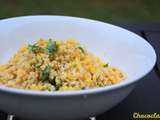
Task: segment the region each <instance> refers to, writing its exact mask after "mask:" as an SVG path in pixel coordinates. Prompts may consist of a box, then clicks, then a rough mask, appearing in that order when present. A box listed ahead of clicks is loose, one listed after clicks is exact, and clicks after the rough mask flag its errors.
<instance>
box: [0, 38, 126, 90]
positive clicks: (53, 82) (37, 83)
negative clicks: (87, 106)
mask: <svg viewBox="0 0 160 120" xmlns="http://www.w3.org/2000/svg"><path fill="white" fill-rule="evenodd" d="M125 77H126V76H125V74H124V73H123V72H122V71H121V70H119V69H118V68H115V67H111V66H110V65H108V63H105V62H103V61H102V60H101V59H100V58H98V57H97V56H95V55H93V54H92V53H90V52H88V51H87V50H86V49H85V48H83V47H82V46H81V45H80V43H79V42H78V41H76V40H66V41H58V40H56V41H53V40H51V39H49V40H43V39H40V40H38V41H37V43H35V44H32V45H30V44H29V45H24V46H23V47H22V48H20V49H19V50H18V52H17V53H16V54H15V55H14V56H13V57H12V58H11V59H10V60H9V61H8V63H6V64H3V65H0V85H3V86H7V87H13V88H20V89H29V90H40V91H65V90H83V89H88V88H96V87H103V86H108V85H112V84H116V83H119V82H121V81H122V80H124V79H125Z"/></svg>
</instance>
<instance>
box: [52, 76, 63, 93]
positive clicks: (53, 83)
mask: <svg viewBox="0 0 160 120" xmlns="http://www.w3.org/2000/svg"><path fill="white" fill-rule="evenodd" d="M49 83H51V84H52V85H54V87H55V89H56V90H59V87H60V86H62V81H61V80H60V79H57V78H56V77H54V78H53V79H52V80H50V81H49Z"/></svg>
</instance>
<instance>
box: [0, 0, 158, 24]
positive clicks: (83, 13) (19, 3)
mask: <svg viewBox="0 0 160 120" xmlns="http://www.w3.org/2000/svg"><path fill="white" fill-rule="evenodd" d="M159 12H160V0H0V18H7V17H13V16H24V15H37V14H38V15H40V14H47V15H67V16H79V17H86V18H92V19H97V20H102V21H108V22H159V21H160V13H159Z"/></svg>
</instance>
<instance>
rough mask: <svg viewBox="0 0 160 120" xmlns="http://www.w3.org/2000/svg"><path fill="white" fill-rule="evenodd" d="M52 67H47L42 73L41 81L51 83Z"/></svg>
mask: <svg viewBox="0 0 160 120" xmlns="http://www.w3.org/2000/svg"><path fill="white" fill-rule="evenodd" d="M50 69H51V68H50V66H49V65H47V66H46V67H45V68H44V70H43V71H42V76H41V80H42V81H49V74H50Z"/></svg>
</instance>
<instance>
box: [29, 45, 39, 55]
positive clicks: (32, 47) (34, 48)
mask: <svg viewBox="0 0 160 120" xmlns="http://www.w3.org/2000/svg"><path fill="white" fill-rule="evenodd" d="M28 49H29V51H30V52H33V53H37V52H40V51H41V50H42V48H41V47H39V46H38V45H37V44H34V45H28Z"/></svg>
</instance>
